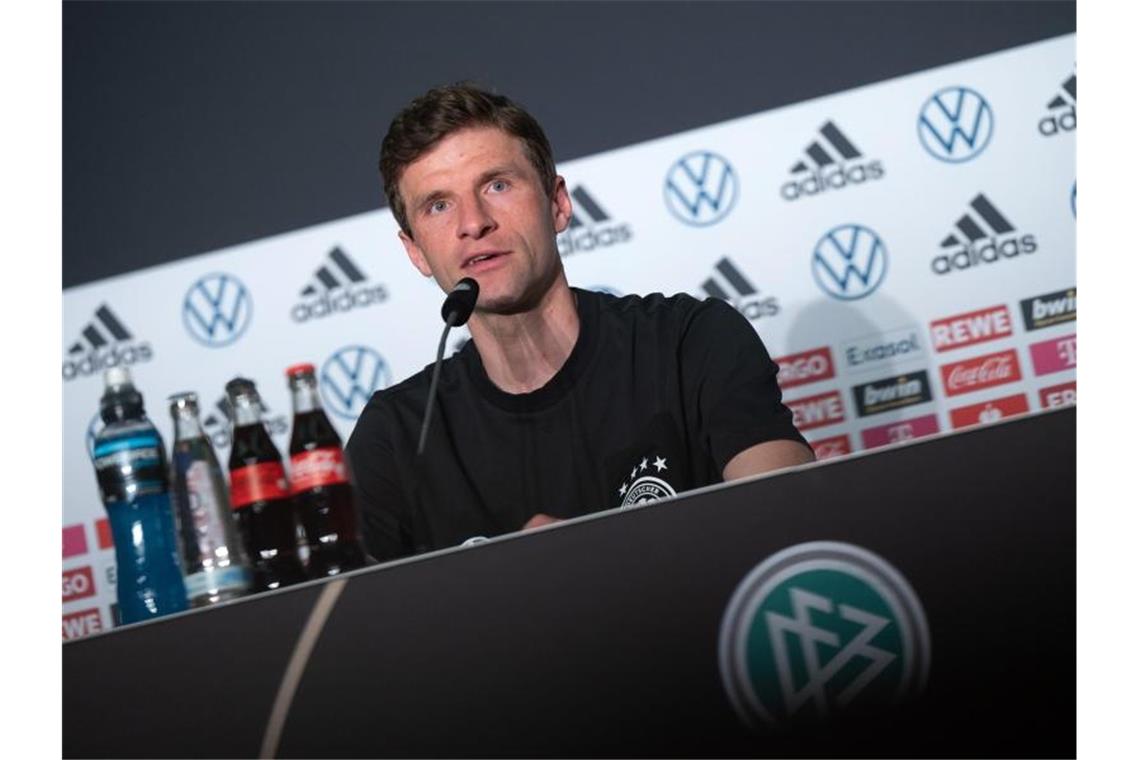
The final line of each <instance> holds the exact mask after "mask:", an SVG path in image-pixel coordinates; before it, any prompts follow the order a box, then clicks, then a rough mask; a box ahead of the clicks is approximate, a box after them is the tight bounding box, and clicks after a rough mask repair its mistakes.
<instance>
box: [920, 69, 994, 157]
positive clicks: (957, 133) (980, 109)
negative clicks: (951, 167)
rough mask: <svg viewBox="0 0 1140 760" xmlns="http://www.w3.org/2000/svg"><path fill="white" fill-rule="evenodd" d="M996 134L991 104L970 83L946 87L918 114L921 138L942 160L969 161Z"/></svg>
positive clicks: (983, 148)
mask: <svg viewBox="0 0 1140 760" xmlns="http://www.w3.org/2000/svg"><path fill="white" fill-rule="evenodd" d="M993 134H994V114H993V111H992V110H991V109H990V104H989V103H987V102H986V99H985V98H983V97H982V96H981V94H980V93H978V92H977V91H975V90H971V89H970V88H968V87H946V88H944V89H942V90H939V91H938V92H936V93H934V94H933V95H931V96H930V99H929V100H927V101H926V102H925V103H924V104H923V105H922V110H921V111H920V112H919V114H918V139H919V142H921V143H922V147H924V148H926V152H927V153H929V154H930V155H932V156H934V157H935V158H937V159H938V160H939V161H946V162H949V163H961V162H963V161H969V160H970V159H972V158H974V157H976V156H977V155H978V154H979V153H981V152H982V151H983V150H985V149H986V146H987V145H989V142H990V138H991V137H993Z"/></svg>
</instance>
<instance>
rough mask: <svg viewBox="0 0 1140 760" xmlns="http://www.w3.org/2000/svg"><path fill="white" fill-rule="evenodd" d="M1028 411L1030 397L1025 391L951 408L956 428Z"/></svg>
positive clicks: (951, 421)
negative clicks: (1028, 397)
mask: <svg viewBox="0 0 1140 760" xmlns="http://www.w3.org/2000/svg"><path fill="white" fill-rule="evenodd" d="M1028 411H1029V399H1027V398H1026V397H1025V394H1024V393H1018V394H1017V395H1016V396H1005V397H1004V398H995V399H993V400H992V401H984V402H982V403H981V404H971V405H970V406H960V407H958V408H957V409H951V410H950V425H951V426H952V427H954V428H955V429H957V428H964V427H970V426H971V425H984V424H986V423H988V422H997V421H998V420H1000V419H1004V418H1006V417H1013V416H1016V415H1018V414H1025V413H1026V412H1028Z"/></svg>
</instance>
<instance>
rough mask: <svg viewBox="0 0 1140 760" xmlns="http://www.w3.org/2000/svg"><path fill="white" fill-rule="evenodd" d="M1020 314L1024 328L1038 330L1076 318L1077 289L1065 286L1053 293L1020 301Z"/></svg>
mask: <svg viewBox="0 0 1140 760" xmlns="http://www.w3.org/2000/svg"><path fill="white" fill-rule="evenodd" d="M1021 316H1022V317H1023V318H1024V319H1025V329H1026V330H1040V329H1041V328H1043V327H1052V326H1053V325H1059V324H1062V323H1064V322H1072V321H1073V320H1074V319H1076V318H1077V289H1076V288H1067V289H1066V290H1058V291H1056V292H1053V293H1042V294H1041V295H1039V296H1033V298H1027V299H1025V300H1024V301H1022V302H1021Z"/></svg>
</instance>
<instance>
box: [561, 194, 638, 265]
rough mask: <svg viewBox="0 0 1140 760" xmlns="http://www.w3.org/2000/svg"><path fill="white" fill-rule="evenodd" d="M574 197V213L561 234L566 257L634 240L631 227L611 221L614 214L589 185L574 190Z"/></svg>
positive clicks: (562, 247)
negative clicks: (592, 192)
mask: <svg viewBox="0 0 1140 760" xmlns="http://www.w3.org/2000/svg"><path fill="white" fill-rule="evenodd" d="M570 197H571V198H572V199H573V201H574V203H573V205H574V213H573V214H571V216H570V226H568V227H567V228H566V231H565V232H563V233H562V234H561V235H559V236H558V252H559V253H560V254H561V255H562V256H569V255H570V254H572V253H580V252H584V251H592V250H594V249H595V248H607V247H609V246H611V245H617V244H618V243H627V242H629V241H630V240H632V239H633V230H631V229H630V226H629V225H628V224H624V223H616V224H615V223H610V215H609V214H607V213H606V211H605V209H603V208H602V207H601V205H599V204H598V202H597V201H596V200H594V197H593V196H592V195H590V194H589V193H588V192H587V191H586V188H585V187H583V186H582V185H578V186H577V187H575V188H574V190H573V191H571V193H570Z"/></svg>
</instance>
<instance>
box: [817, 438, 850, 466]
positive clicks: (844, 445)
mask: <svg viewBox="0 0 1140 760" xmlns="http://www.w3.org/2000/svg"><path fill="white" fill-rule="evenodd" d="M811 447H812V449H814V450H815V458H816V459H818V460H820V461H823V460H824V459H834V458H835V457H842V456H846V455H848V454H850V453H851V439H850V438H848V437H847V436H846V435H836V436H832V437H831V438H820V439H819V440H818V441H811Z"/></svg>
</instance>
